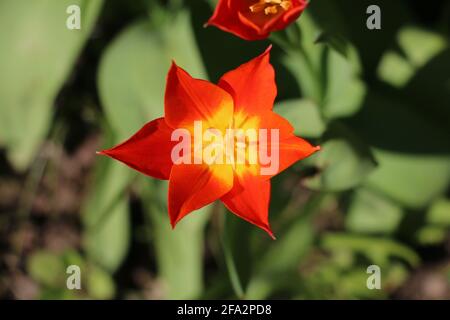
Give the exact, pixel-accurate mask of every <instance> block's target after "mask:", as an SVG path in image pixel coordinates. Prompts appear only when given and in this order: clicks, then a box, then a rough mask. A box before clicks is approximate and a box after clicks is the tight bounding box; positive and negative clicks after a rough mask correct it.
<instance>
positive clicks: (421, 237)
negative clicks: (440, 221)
mask: <svg viewBox="0 0 450 320" xmlns="http://www.w3.org/2000/svg"><path fill="white" fill-rule="evenodd" d="M447 235H448V230H447V229H446V228H443V227H439V226H424V227H422V228H420V229H419V230H417V232H416V234H415V236H416V239H417V241H418V242H419V243H420V244H421V245H424V246H430V245H437V244H439V243H442V242H444V241H445V239H446V238H447Z"/></svg>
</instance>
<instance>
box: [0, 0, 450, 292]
mask: <svg viewBox="0 0 450 320" xmlns="http://www.w3.org/2000/svg"><path fill="white" fill-rule="evenodd" d="M73 4H76V5H79V6H80V8H81V30H69V29H67V28H66V20H67V19H68V17H69V16H70V14H68V13H66V9H67V7H68V6H69V5H73ZM372 4H377V5H379V6H380V8H381V18H382V21H381V22H382V25H381V26H382V29H381V30H368V29H367V27H366V20H367V18H368V17H369V15H368V14H366V9H367V7H368V6H369V5H372ZM214 5H215V1H214V0H212V1H207V0H185V1H182V0H170V1H157V0H134V1H125V0H122V1H121V0H104V1H102V0H14V1H13V0H0V298H2V299H112V298H116V299H197V298H198V299H219V298H222V299H228V298H242V299H244V298H249V299H269V298H272V299H278V298H287V299H449V298H450V233H449V227H450V190H449V178H450V139H449V138H450V132H449V130H450V129H449V128H450V49H449V34H450V26H449V23H450V1H446V0H434V1H419V0H418V1H413V0H396V1H391V0H384V1H381V0H371V1H366V0H357V1H356V0H354V1H350V0H311V2H310V6H309V8H308V9H307V11H306V12H305V13H304V14H303V15H302V17H301V18H300V19H299V20H298V22H297V23H296V24H293V25H292V26H290V27H289V28H288V29H287V30H285V31H283V32H278V33H277V34H275V35H274V36H273V37H272V38H271V39H269V40H268V41H258V42H246V41H243V40H240V39H238V38H236V37H234V36H232V35H230V34H227V33H224V32H222V31H219V30H217V29H215V28H213V27H209V28H204V27H203V24H204V23H205V22H206V21H207V20H208V18H209V17H210V15H211V13H212V10H213V8H214ZM270 43H274V49H273V54H272V63H273V64H274V66H275V68H276V71H277V84H278V89H279V95H278V99H277V104H276V106H275V110H276V111H277V112H279V113H280V114H282V115H283V116H285V117H286V118H288V119H289V120H290V122H291V123H292V124H293V125H294V126H295V130H296V134H297V135H300V136H302V137H305V138H306V139H308V140H309V141H311V142H312V143H314V144H320V145H321V146H322V151H321V152H319V153H317V154H316V155H314V156H313V157H311V158H309V159H308V160H306V161H303V162H300V163H298V164H296V165H295V166H293V167H292V168H290V169H289V170H288V171H286V172H284V173H282V174H281V175H279V176H277V177H276V178H274V179H273V180H272V181H273V184H272V199H271V210H270V221H271V225H272V229H273V230H274V232H275V234H276V236H277V240H276V241H272V240H271V239H270V238H269V237H268V236H267V235H266V234H265V233H264V232H263V231H261V230H259V229H258V228H256V227H254V226H252V225H250V224H248V223H246V222H244V221H243V220H240V219H238V218H236V217H235V216H234V215H232V214H231V213H229V212H226V211H225V209H224V208H223V207H222V206H221V205H211V206H209V207H206V208H204V209H201V210H199V212H198V213H193V214H191V215H190V216H188V217H187V218H186V219H184V220H183V221H182V222H180V224H179V225H177V228H176V229H175V230H174V231H172V230H171V228H170V224H169V220H168V216H167V207H166V192H167V189H166V187H167V186H166V183H165V182H162V181H156V180H153V179H150V178H147V177H144V176H142V175H138V174H136V173H135V172H134V171H133V170H131V169H129V168H127V167H125V166H123V165H121V164H119V163H117V162H115V161H112V160H110V159H106V158H102V157H97V156H96V155H95V151H96V150H99V149H102V148H103V147H110V146H112V145H114V144H115V143H117V142H120V141H122V140H123V139H124V138H126V137H129V136H130V135H131V134H132V133H134V132H135V131H137V130H138V129H139V128H140V127H141V126H142V125H143V124H144V123H146V122H147V121H150V120H152V119H154V118H156V117H159V116H161V115H162V114H163V94H164V87H165V76H166V73H167V70H168V68H169V65H170V61H171V59H175V60H176V62H177V64H179V65H180V66H182V67H183V68H185V69H186V70H188V71H189V72H190V73H191V74H192V75H194V76H195V77H199V78H203V79H209V80H210V81H214V82H215V81H217V80H218V79H219V77H220V76H221V75H222V74H223V73H224V72H226V71H228V70H230V69H233V68H235V67H237V66H238V65H240V64H242V63H244V62H246V61H248V60H250V59H251V58H253V57H255V56H256V55H258V54H260V53H261V52H262V51H263V50H264V49H265V48H266V47H267V46H268V45H269V44H270ZM372 264H376V265H378V266H379V267H380V269H381V286H382V287H381V290H369V289H368V288H367V287H366V281H367V279H368V277H369V276H370V274H368V273H367V272H366V270H367V267H368V266H369V265H372ZM69 265H78V266H80V268H81V290H68V289H67V287H66V279H67V277H68V276H69V274H67V273H66V268H67V266H69Z"/></svg>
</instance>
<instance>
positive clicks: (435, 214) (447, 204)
mask: <svg viewBox="0 0 450 320" xmlns="http://www.w3.org/2000/svg"><path fill="white" fill-rule="evenodd" d="M427 222H428V223H431V224H435V225H440V226H445V227H450V200H449V199H447V198H440V199H437V200H435V201H434V202H433V203H432V205H431V206H430V208H429V209H428V211H427Z"/></svg>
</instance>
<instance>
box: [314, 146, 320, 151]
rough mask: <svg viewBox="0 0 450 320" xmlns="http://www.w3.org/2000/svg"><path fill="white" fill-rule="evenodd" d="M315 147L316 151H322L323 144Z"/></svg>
mask: <svg viewBox="0 0 450 320" xmlns="http://www.w3.org/2000/svg"><path fill="white" fill-rule="evenodd" d="M314 149H315V151H320V149H322V147H321V146H315V147H314Z"/></svg>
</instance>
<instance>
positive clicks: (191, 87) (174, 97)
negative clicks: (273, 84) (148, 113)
mask: <svg viewBox="0 0 450 320" xmlns="http://www.w3.org/2000/svg"><path fill="white" fill-rule="evenodd" d="M164 112H165V119H166V122H167V124H168V125H169V126H170V127H172V128H180V127H182V128H187V129H190V128H192V126H193V125H194V121H204V122H207V126H209V127H213V128H216V129H223V128H226V127H228V126H229V125H230V123H231V121H232V117H233V99H232V97H231V96H230V95H229V94H228V93H227V92H226V91H225V90H223V89H221V88H220V87H218V86H216V85H215V84H212V83H210V82H208V81H205V80H199V79H194V78H192V77H191V76H190V75H189V74H188V73H187V72H186V71H184V70H183V69H181V68H179V67H178V66H177V65H176V64H175V63H173V64H172V67H171V68H170V70H169V74H168V76H167V86H166V93H165V108H164ZM205 126H206V125H205Z"/></svg>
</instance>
